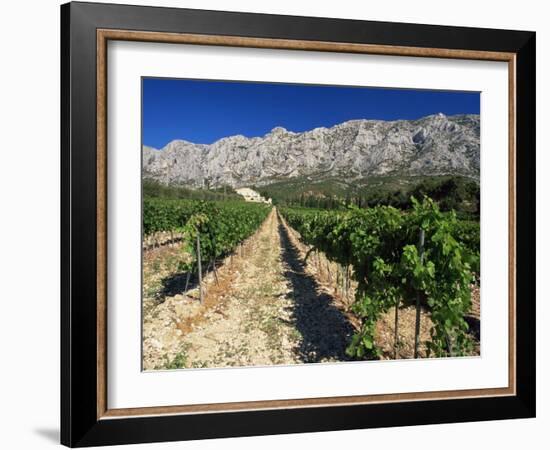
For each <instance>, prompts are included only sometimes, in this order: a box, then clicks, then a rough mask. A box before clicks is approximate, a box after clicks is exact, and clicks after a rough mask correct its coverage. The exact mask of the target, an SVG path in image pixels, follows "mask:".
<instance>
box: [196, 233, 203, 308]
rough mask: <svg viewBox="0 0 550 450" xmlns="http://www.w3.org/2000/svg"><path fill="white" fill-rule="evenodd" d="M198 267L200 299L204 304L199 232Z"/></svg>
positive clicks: (198, 234)
mask: <svg viewBox="0 0 550 450" xmlns="http://www.w3.org/2000/svg"><path fill="white" fill-rule="evenodd" d="M197 265H198V268H199V299H200V302H201V304H202V302H203V294H202V261H201V238H200V233H198V232H197Z"/></svg>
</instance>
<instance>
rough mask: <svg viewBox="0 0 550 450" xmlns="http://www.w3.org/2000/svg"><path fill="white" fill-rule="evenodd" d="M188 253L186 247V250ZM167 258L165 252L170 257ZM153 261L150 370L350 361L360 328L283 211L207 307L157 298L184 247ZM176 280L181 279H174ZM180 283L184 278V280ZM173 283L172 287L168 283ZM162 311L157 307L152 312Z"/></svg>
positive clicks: (210, 294)
mask: <svg viewBox="0 0 550 450" xmlns="http://www.w3.org/2000/svg"><path fill="white" fill-rule="evenodd" d="M179 251H181V249H180V250H179ZM162 252H163V253H164V254H163V253H162ZM162 252H160V251H158V252H157V255H158V258H163V257H164V262H163V263H162V264H160V263H158V262H156V261H157V258H155V257H149V259H148V262H147V263H146V264H145V265H144V273H148V274H150V273H152V272H154V271H153V270H151V271H150V272H149V270H150V269H152V267H153V266H154V265H156V266H157V267H158V269H159V272H162V273H156V275H155V277H152V276H149V275H144V279H151V281H150V282H147V283H146V286H145V291H146V292H147V289H148V290H149V294H148V295H145V296H144V329H143V350H144V355H143V356H144V369H146V370H150V369H161V368H178V367H224V366H262V365H272V364H295V363H303V362H328V361H341V360H345V359H346V355H345V348H346V346H347V341H348V339H349V336H350V335H351V333H352V331H353V328H352V326H351V325H350V323H349V321H348V319H347V318H346V316H345V315H344V314H343V313H342V312H341V311H340V309H339V308H338V307H337V306H336V305H335V299H334V298H333V297H332V296H331V295H330V294H329V293H328V292H326V290H324V289H323V288H322V287H321V286H320V285H319V284H318V283H317V281H316V280H315V278H314V277H313V276H312V275H311V274H308V273H306V271H305V267H304V265H303V263H302V262H301V258H300V256H299V253H298V251H297V249H296V248H295V247H294V246H293V245H292V243H291V241H290V239H289V236H288V231H287V229H286V227H284V226H283V225H282V223H281V222H280V220H279V218H278V217H277V214H276V213H275V211H273V212H272V213H270V215H269V217H268V218H267V220H266V222H265V223H264V224H263V225H262V227H261V228H260V230H259V231H258V233H257V234H256V235H255V236H253V237H252V238H251V239H249V240H248V242H246V243H245V244H244V245H243V248H242V256H241V250H238V251H237V254H236V255H234V256H233V257H230V258H227V259H226V261H225V262H224V264H222V266H221V267H219V268H218V283H216V281H215V279H214V277H213V275H212V274H210V275H209V276H208V277H207V280H206V283H205V284H206V285H207V293H206V296H205V301H204V304H203V305H200V304H199V302H198V301H197V292H196V291H197V289H193V290H191V291H190V292H188V293H187V295H182V294H176V295H169V294H168V295H160V296H159V295H158V291H157V294H156V295H155V294H153V291H154V290H155V287H156V288H157V289H161V286H162V283H160V284H159V281H158V278H161V279H162V277H163V274H164V275H166V273H167V270H162V269H167V268H169V267H172V268H174V267H175V266H176V264H175V262H170V261H171V260H172V259H173V258H175V257H176V255H177V252H178V248H177V247H175V248H172V249H165V250H163V251H162ZM173 278H178V275H177V274H176V275H174V277H173ZM179 278H180V279H182V278H184V277H183V275H179ZM164 284H166V282H165V283H164ZM151 305H154V306H151Z"/></svg>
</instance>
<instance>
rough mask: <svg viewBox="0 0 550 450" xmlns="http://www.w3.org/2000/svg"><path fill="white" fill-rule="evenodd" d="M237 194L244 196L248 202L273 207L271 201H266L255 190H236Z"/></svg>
mask: <svg viewBox="0 0 550 450" xmlns="http://www.w3.org/2000/svg"><path fill="white" fill-rule="evenodd" d="M235 192H236V193H237V194H239V195H242V196H243V197H244V199H245V201H247V202H254V203H268V204H270V205H271V199H267V200H266V199H265V198H264V197H262V196H261V195H260V194H259V193H258V192H256V191H255V190H254V189H250V188H238V189H235Z"/></svg>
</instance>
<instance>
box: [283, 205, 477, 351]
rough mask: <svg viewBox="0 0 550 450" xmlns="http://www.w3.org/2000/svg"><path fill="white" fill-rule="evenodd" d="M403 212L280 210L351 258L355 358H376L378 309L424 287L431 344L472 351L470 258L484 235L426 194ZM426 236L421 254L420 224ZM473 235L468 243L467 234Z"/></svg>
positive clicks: (323, 244) (329, 248)
mask: <svg viewBox="0 0 550 450" xmlns="http://www.w3.org/2000/svg"><path fill="white" fill-rule="evenodd" d="M410 201H411V204H412V210H411V211H410V212H408V213H404V212H402V211H400V210H398V209H396V208H394V207H391V206H376V207H373V208H369V209H360V208H358V207H356V206H350V207H349V208H348V209H347V210H345V211H320V210H310V209H297V208H283V209H282V210H281V213H282V215H283V216H284V217H285V219H286V220H287V222H288V223H289V225H290V226H292V227H293V228H295V229H296V230H297V231H298V232H299V233H300V234H301V236H302V238H303V240H304V241H305V242H306V243H308V244H310V245H312V246H314V247H315V248H317V249H319V250H321V251H323V252H324V253H325V254H326V255H327V257H328V258H329V259H330V260H332V261H335V262H338V263H340V264H342V265H352V266H353V273H354V277H355V279H356V281H357V282H358V288H357V291H356V299H355V303H354V305H353V310H354V312H355V314H356V315H357V316H358V317H359V318H360V319H361V329H360V330H359V332H358V333H356V334H355V336H354V337H353V339H352V342H351V344H350V346H349V347H348V349H347V351H348V354H349V355H350V356H355V357H357V358H361V359H363V358H376V357H378V356H379V350H378V349H377V348H376V345H375V341H374V334H375V326H376V322H377V321H378V319H379V318H380V315H381V314H382V313H384V312H385V311H387V310H388V308H389V307H391V306H394V305H396V304H397V302H398V301H399V300H400V299H402V298H404V299H406V298H409V299H410V298H412V297H413V296H415V295H416V293H419V294H420V295H421V296H422V297H423V299H424V302H425V303H426V305H427V306H428V307H429V308H430V310H431V312H432V320H433V322H434V326H435V328H434V332H433V334H432V340H431V342H430V343H428V348H429V351H430V352H432V353H433V354H436V355H437V356H442V355H449V354H451V355H463V354H468V352H470V351H471V349H472V342H471V339H470V337H469V335H468V333H467V324H466V322H465V321H464V318H463V317H464V314H465V313H467V312H468V310H469V308H470V283H471V282H472V281H473V273H472V261H475V260H476V257H477V260H479V236H478V241H477V247H476V248H474V249H472V248H470V246H471V247H474V242H475V236H473V235H475V233H474V232H473V230H472V229H471V227H469V226H465V225H463V224H462V223H461V222H460V221H459V220H458V219H457V217H456V214H454V213H453V212H451V213H442V212H441V211H440V210H439V208H438V206H437V204H436V203H435V202H434V201H433V200H431V199H429V198H427V197H426V198H425V199H424V200H423V201H422V202H418V201H416V200H415V199H414V198H412V199H411V200H410ZM421 229H422V230H424V233H425V243H424V247H423V249H422V251H423V253H424V255H423V257H422V258H421V257H420V251H419V249H418V248H417V243H418V238H419V234H420V230H421ZM465 236H467V237H468V239H470V242H469V244H466V243H465V242H464V241H462V239H463V238H464V237H465Z"/></svg>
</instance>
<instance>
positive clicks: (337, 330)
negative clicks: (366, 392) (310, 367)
mask: <svg viewBox="0 0 550 450" xmlns="http://www.w3.org/2000/svg"><path fill="white" fill-rule="evenodd" d="M279 236H280V239H281V246H282V257H283V263H284V269H285V271H284V275H285V277H286V278H287V279H288V280H289V281H290V283H291V285H292V292H290V293H289V295H290V296H292V297H293V300H294V303H295V309H294V321H295V326H296V328H297V330H298V331H299V332H300V333H301V335H302V338H303V340H302V344H301V345H300V348H299V350H298V351H299V357H300V358H301V359H302V361H303V362H306V363H312V362H320V361H326V360H327V359H329V360H331V359H332V360H338V361H347V360H350V358H349V357H348V356H347V355H346V353H345V350H346V347H347V346H348V344H349V341H350V339H351V336H352V334H353V327H352V325H351V324H350V323H349V321H348V320H347V318H346V316H345V315H344V314H343V313H342V312H341V311H340V310H339V309H338V308H336V306H334V304H333V298H332V297H331V296H330V295H329V294H327V293H325V292H322V291H321V289H320V288H319V285H318V283H317V281H316V280H315V278H314V277H312V276H311V275H309V274H308V273H307V272H306V271H305V264H304V262H303V261H302V259H301V258H300V256H299V253H298V250H297V249H296V248H295V247H294V245H293V244H292V242H291V241H290V238H289V236H288V232H287V230H286V229H285V227H284V226H283V225H282V224H281V223H280V222H279Z"/></svg>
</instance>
